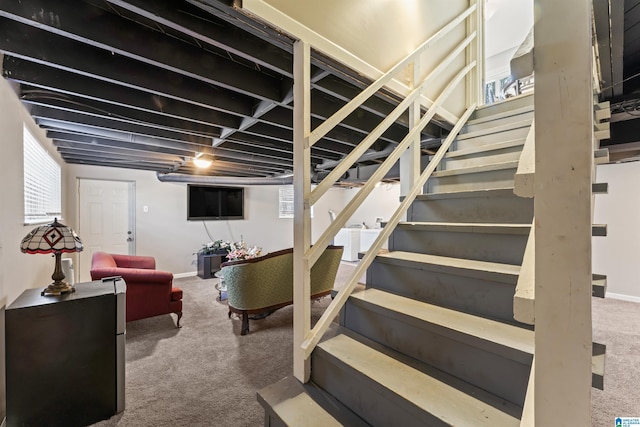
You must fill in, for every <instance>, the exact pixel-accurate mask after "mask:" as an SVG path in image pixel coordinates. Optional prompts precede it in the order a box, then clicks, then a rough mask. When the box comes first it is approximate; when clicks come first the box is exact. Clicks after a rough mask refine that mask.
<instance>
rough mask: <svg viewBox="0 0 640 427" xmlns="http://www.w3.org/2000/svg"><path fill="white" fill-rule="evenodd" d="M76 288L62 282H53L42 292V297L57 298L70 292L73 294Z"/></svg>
mask: <svg viewBox="0 0 640 427" xmlns="http://www.w3.org/2000/svg"><path fill="white" fill-rule="evenodd" d="M75 291H76V288H74V287H73V286H71V285H70V284H68V283H67V282H64V281H55V282H53V283H52V284H50V285H49V286H47V287H46V288H44V290H43V291H42V293H41V295H42V296H59V295H62V294H67V293H71V292H75Z"/></svg>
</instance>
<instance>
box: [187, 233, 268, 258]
mask: <svg viewBox="0 0 640 427" xmlns="http://www.w3.org/2000/svg"><path fill="white" fill-rule="evenodd" d="M225 251H226V252H227V259H228V260H229V261H238V260H243V259H250V258H256V257H258V256H260V255H261V254H262V248H260V247H258V246H255V245H254V246H247V244H246V243H245V241H244V239H242V237H241V238H240V241H239V242H230V241H228V240H216V241H214V242H209V243H206V244H204V245H202V248H201V249H200V250H199V251H198V254H203V255H211V254H217V253H220V252H225Z"/></svg>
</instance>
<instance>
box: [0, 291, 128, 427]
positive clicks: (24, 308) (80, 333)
mask: <svg viewBox="0 0 640 427" xmlns="http://www.w3.org/2000/svg"><path fill="white" fill-rule="evenodd" d="M75 288H76V291H75V292H73V293H70V294H64V295H61V296H42V295H41V294H40V293H41V291H42V289H41V288H39V289H27V290H25V291H24V292H23V293H22V295H20V296H19V297H18V298H17V299H16V300H15V301H14V302H13V303H12V304H11V305H10V306H9V307H7V309H6V312H5V335H6V379H7V389H6V392H7V426H65V427H69V426H86V425H89V424H93V423H95V422H97V421H100V420H103V419H107V418H109V417H111V416H112V415H114V414H116V413H117V412H121V411H123V410H124V327H125V310H124V308H125V289H126V286H125V283H124V281H123V280H122V279H119V280H111V281H108V280H105V281H100V280H97V281H94V282H87V283H78V284H77V285H76V286H75Z"/></svg>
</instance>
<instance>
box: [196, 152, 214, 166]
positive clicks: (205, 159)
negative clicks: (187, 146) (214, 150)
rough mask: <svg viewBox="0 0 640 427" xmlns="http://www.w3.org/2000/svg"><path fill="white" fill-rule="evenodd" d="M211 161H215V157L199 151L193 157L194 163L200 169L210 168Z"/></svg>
mask: <svg viewBox="0 0 640 427" xmlns="http://www.w3.org/2000/svg"><path fill="white" fill-rule="evenodd" d="M211 163H213V159H212V158H211V157H209V156H207V155H205V154H204V153H198V154H197V155H196V156H195V157H194V158H193V164H194V165H196V167H198V168H200V169H205V168H208V167H209V166H211Z"/></svg>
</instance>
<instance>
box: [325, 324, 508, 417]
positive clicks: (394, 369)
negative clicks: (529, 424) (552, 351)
mask: <svg viewBox="0 0 640 427" xmlns="http://www.w3.org/2000/svg"><path fill="white" fill-rule="evenodd" d="M318 346H319V347H321V348H322V349H323V350H324V351H326V352H328V353H329V354H331V355H332V356H333V357H335V358H336V359H338V360H340V361H341V362H342V363H344V364H346V365H347V366H349V367H350V368H352V369H354V370H356V371H357V372H359V373H361V374H362V375H365V376H367V377H369V378H371V379H372V380H373V381H375V382H377V383H378V384H380V385H381V386H382V387H384V388H386V389H388V390H390V391H391V392H393V393H395V394H397V395H398V396H401V397H402V398H403V399H405V400H407V401H409V402H411V403H412V404H413V405H415V406H416V407H418V408H420V409H422V410H424V411H426V412H428V413H430V414H432V415H433V416H435V417H437V418H439V419H441V420H442V421H443V422H445V423H446V424H447V425H460V426H462V425H469V426H470V425H473V426H493V427H497V426H514V427H515V426H519V424H520V421H519V420H518V419H517V418H515V417H513V416H511V415H509V414H506V413H505V412H502V411H500V410H499V409H496V408H495V407H493V406H491V405H488V404H486V403H484V402H482V401H480V400H478V399H476V398H475V397H473V396H471V395H469V394H466V393H464V392H462V391H460V390H458V389H456V388H455V387H452V386H450V385H448V384H446V383H444V382H442V381H439V380H437V379H435V378H433V377H431V376H429V375H427V374H425V373H423V372H421V371H419V370H417V369H415V368H413V367H410V366H408V365H405V364H403V363H402V362H400V361H398V360H396V359H394V358H393V357H390V356H388V355H386V354H383V353H381V352H378V351H376V350H374V349H372V348H371V347H368V346H366V345H364V344H362V343H360V342H358V341H356V340H354V339H352V338H350V337H347V336H346V335H338V336H336V337H334V338H332V339H330V340H327V341H324V342H322V343H320V344H319V345H318Z"/></svg>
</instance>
